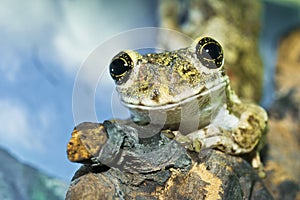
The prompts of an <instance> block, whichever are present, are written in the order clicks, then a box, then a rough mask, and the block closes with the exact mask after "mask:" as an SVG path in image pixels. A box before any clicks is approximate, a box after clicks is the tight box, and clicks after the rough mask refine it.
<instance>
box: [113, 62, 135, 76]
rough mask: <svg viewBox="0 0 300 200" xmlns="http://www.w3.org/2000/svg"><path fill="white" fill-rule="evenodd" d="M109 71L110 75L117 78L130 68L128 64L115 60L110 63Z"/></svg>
mask: <svg viewBox="0 0 300 200" xmlns="http://www.w3.org/2000/svg"><path fill="white" fill-rule="evenodd" d="M109 69H110V73H111V74H112V75H113V76H115V77H118V76H120V75H122V74H124V73H125V72H127V71H128V70H129V69H130V67H129V65H128V64H126V63H125V61H124V60H122V59H115V60H114V61H112V62H111V63H110V66H109Z"/></svg>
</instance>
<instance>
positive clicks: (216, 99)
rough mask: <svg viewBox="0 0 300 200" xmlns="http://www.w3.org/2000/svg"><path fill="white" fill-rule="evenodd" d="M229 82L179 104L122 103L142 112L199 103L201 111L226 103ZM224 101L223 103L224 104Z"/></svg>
mask: <svg viewBox="0 0 300 200" xmlns="http://www.w3.org/2000/svg"><path fill="white" fill-rule="evenodd" d="M226 86H227V82H226V81H224V82H222V83H220V84H218V85H216V86H214V87H211V88H209V89H206V90H204V91H201V92H199V93H197V94H195V95H192V96H189V97H187V98H184V99H182V100H180V101H178V102H170V103H167V104H163V105H151V106H150V105H142V104H132V103H128V102H125V101H121V102H122V104H123V105H124V106H125V107H127V108H129V109H130V110H140V111H154V110H161V111H163V110H172V109H175V108H178V107H181V106H185V105H188V104H190V103H193V102H197V105H198V106H199V107H201V109H202V108H203V109H206V108H207V107H215V104H218V105H219V104H220V103H224V101H226V91H225V88H226ZM222 101H223V102H222Z"/></svg>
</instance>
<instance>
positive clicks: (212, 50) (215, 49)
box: [202, 43, 221, 60]
mask: <svg viewBox="0 0 300 200" xmlns="http://www.w3.org/2000/svg"><path fill="white" fill-rule="evenodd" d="M203 51H204V52H202V55H204V57H206V58H207V59H213V60H214V59H217V58H218V57H219V56H220V53H221V47H220V46H219V45H217V44H215V43H209V44H206V45H205V46H204V47H203Z"/></svg>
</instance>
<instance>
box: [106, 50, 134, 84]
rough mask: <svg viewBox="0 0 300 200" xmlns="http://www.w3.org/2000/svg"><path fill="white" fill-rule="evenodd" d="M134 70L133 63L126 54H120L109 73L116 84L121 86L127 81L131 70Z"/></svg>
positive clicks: (110, 67)
mask: <svg viewBox="0 0 300 200" xmlns="http://www.w3.org/2000/svg"><path fill="white" fill-rule="evenodd" d="M132 68H133V61H132V59H131V58H130V56H129V55H128V54H127V53H125V52H120V53H119V54H118V55H116V56H115V57H114V58H113V59H112V62H111V63H110V65H109V72H110V75H111V77H112V78H113V79H114V80H115V81H116V83H118V84H121V83H122V82H124V81H126V80H125V79H126V77H128V75H129V73H130V71H131V69H132Z"/></svg>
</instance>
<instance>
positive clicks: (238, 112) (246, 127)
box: [175, 104, 267, 168]
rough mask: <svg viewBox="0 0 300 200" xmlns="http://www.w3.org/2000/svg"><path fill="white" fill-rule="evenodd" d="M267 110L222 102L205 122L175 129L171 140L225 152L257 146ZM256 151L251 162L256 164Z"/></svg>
mask: <svg viewBox="0 0 300 200" xmlns="http://www.w3.org/2000/svg"><path fill="white" fill-rule="evenodd" d="M266 125H267V114H266V112H265V111H264V110H263V109H262V108H261V107H259V106H257V105H254V104H235V105H233V106H232V107H231V110H230V111H228V109H227V107H226V106H224V107H223V108H222V109H221V110H220V111H219V113H218V114H217V116H216V118H215V119H213V120H212V123H210V124H209V125H208V126H206V127H204V128H201V129H199V130H196V131H194V132H192V133H190V134H188V135H181V134H180V132H178V133H177V134H176V136H175V140H177V141H178V142H179V143H181V144H183V145H184V146H185V147H186V148H188V149H190V150H193V151H196V152H198V151H200V149H204V148H216V149H219V150H221V151H223V152H225V153H228V154H233V155H240V154H248V153H252V152H253V153H256V152H258V151H259V150H260V149H261V146H262V144H263V140H264V139H263V138H264V136H265V132H266ZM260 165H261V162H260V159H259V154H258V153H257V155H256V156H254V157H253V160H252V166H253V167H254V168H260Z"/></svg>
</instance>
